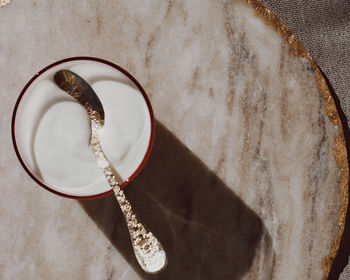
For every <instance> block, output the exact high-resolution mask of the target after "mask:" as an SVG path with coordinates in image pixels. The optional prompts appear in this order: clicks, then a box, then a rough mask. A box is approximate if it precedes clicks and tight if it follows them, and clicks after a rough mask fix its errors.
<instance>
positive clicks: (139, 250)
mask: <svg viewBox="0 0 350 280" xmlns="http://www.w3.org/2000/svg"><path fill="white" fill-rule="evenodd" d="M100 128H101V127H100V125H99V123H98V122H96V121H94V120H91V139H90V148H91V150H92V152H93V153H94V155H95V157H96V159H97V163H98V165H99V166H100V167H101V168H102V170H103V173H104V174H105V176H106V178H107V180H108V183H109V185H110V186H111V188H112V189H113V191H114V194H115V197H116V198H117V201H118V204H119V206H120V209H121V210H122V212H123V215H124V218H125V220H126V224H127V227H128V230H129V234H130V238H131V243H132V246H133V249H134V253H135V256H136V259H137V261H138V262H139V264H140V266H141V267H142V269H143V270H144V271H146V272H149V273H155V272H158V271H160V270H161V269H163V268H164V267H165V266H166V263H167V258H166V253H165V251H164V249H163V247H162V245H161V243H160V242H159V241H158V239H157V238H156V237H155V236H154V234H153V233H152V232H150V231H147V230H146V228H145V227H144V225H143V224H142V223H140V222H139V221H138V220H137V218H136V215H135V214H134V213H133V211H132V207H131V204H130V202H129V201H128V200H127V199H126V197H125V194H124V192H123V190H122V189H121V188H120V186H119V183H118V181H117V179H116V177H115V175H114V173H113V168H112V166H111V164H110V163H109V161H108V160H107V157H106V156H105V154H104V153H103V150H102V148H101V144H100V140H99V132H100Z"/></svg>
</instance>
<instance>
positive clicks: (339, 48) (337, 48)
mask: <svg viewBox="0 0 350 280" xmlns="http://www.w3.org/2000/svg"><path fill="white" fill-rule="evenodd" d="M260 1H261V3H262V4H263V5H264V6H265V7H267V8H269V9H270V10H271V11H272V12H273V13H274V14H276V15H277V16H278V17H279V18H280V19H281V20H282V21H284V23H285V24H286V25H287V26H288V27H289V28H290V29H291V30H292V31H293V32H294V33H295V34H296V35H297V37H298V38H299V39H300V41H301V42H302V44H303V45H304V46H305V47H306V48H307V49H308V51H309V52H310V53H311V55H312V57H313V58H314V59H315V61H316V63H317V64H318V65H319V67H320V68H321V70H322V71H323V73H324V74H325V76H326V78H327V79H328V80H329V83H330V86H331V87H332V88H333V90H334V93H335V95H336V96H337V97H338V99H339V102H340V106H341V109H342V111H343V112H344V114H345V117H346V119H347V120H350V89H349V88H350V0H308V1H305V0H260ZM346 122H347V123H348V124H349V122H348V121H346V120H345V123H346ZM344 130H345V134H346V138H347V144H348V145H347V147H348V150H349V140H350V139H349V134H347V132H346V130H347V128H345V129H344ZM348 154H349V153H348ZM348 213H349V212H348ZM348 225H349V214H348V217H347V226H346V228H345V232H344V239H343V241H342V243H341V247H340V249H339V252H338V256H337V258H336V259H335V261H334V265H333V268H332V271H331V274H330V278H329V279H338V276H339V273H341V275H340V278H339V279H340V280H350V265H348V266H347V267H346V268H345V269H344V266H345V265H346V264H347V263H348V256H349V252H350V230H349V226H348ZM343 269H344V271H343Z"/></svg>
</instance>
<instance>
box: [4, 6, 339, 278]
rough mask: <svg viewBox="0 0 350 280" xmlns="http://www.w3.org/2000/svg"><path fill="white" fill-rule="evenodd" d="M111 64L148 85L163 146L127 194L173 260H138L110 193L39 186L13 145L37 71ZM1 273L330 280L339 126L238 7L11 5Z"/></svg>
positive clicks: (271, 34)
mask: <svg viewBox="0 0 350 280" xmlns="http://www.w3.org/2000/svg"><path fill="white" fill-rule="evenodd" d="M82 55H87V56H95V57H101V58H104V59H107V60H110V61H112V62H114V63H117V64H118V65H120V66H122V67H124V68H125V69H127V70H128V71H129V72H131V73H132V74H133V75H134V76H135V77H136V79H137V80H138V81H139V82H140V84H141V85H142V86H143V87H144V88H145V90H146V92H147V93H148V95H149V97H150V100H151V103H152V105H153V108H154V112H155V117H156V118H157V120H158V122H157V127H156V132H157V133H156V140H155V146H154V150H153V152H152V155H151V158H150V160H149V162H148V164H147V165H146V167H145V169H144V170H143V172H142V173H141V174H140V175H139V176H138V177H137V179H136V180H135V181H134V182H132V183H131V184H130V185H129V186H128V187H127V195H128V196H129V197H130V200H131V201H132V203H133V204H134V205H135V210H136V211H137V212H138V214H139V216H140V218H141V219H142V220H143V221H144V222H145V223H146V224H147V225H148V226H149V227H150V228H151V229H152V231H153V232H155V233H156V234H157V235H158V236H159V237H160V240H161V241H162V243H163V245H164V246H165V248H166V250H167V252H168V255H169V264H168V267H167V269H166V270H165V271H163V272H161V273H160V274H158V275H147V274H145V273H143V272H142V271H141V270H140V269H139V267H138V265H137V263H136V260H135V257H134V256H133V255H132V250H131V245H130V244H129V240H128V235H127V232H126V227H125V226H124V224H123V220H122V218H121V214H120V212H119V210H118V208H117V205H116V203H115V201H114V198H113V197H107V198H104V199H98V200H94V201H80V202H78V201H74V200H69V199H65V198H61V197H58V196H56V195H53V194H51V193H49V192H47V191H46V190H44V189H42V188H40V187H39V186H38V185H36V184H35V183H34V182H33V181H32V180H31V179H30V178H29V176H28V175H27V174H26V173H25V171H24V170H23V169H22V168H21V166H20V164H19V162H18V160H17V158H16V156H15V153H14V151H13V149H12V142H11V138H10V122H11V113H12V108H13V106H14V104H15V101H16V99H17V96H18V94H19V93H20V91H21V89H22V88H23V86H24V85H25V83H26V82H27V81H28V80H29V79H30V78H31V76H33V74H34V73H36V72H37V71H38V70H40V69H41V68H43V67H44V66H46V65H48V64H50V63H52V62H54V61H56V60H58V59H62V58H66V57H71V56H82ZM0 94H1V98H2V102H1V103H0V112H1V115H2V118H1V120H0V128H1V129H0V137H1V139H2V149H3V153H1V156H0V170H1V177H0V184H1V186H2V188H1V191H2V195H1V197H0V210H1V211H0V217H1V223H0V232H1V234H0V244H1V251H0V264H1V265H0V275H2V277H3V279H202V280H203V279H218V280H219V279H321V278H322V277H323V272H322V260H323V259H324V258H325V256H326V255H327V254H329V251H330V249H331V246H332V242H333V239H334V238H335V236H336V234H337V232H338V226H337V218H338V211H339V207H340V205H341V202H340V196H339V191H338V186H339V178H340V173H339V171H338V168H337V166H336V162H335V159H334V156H333V147H334V137H335V136H336V135H337V133H338V129H337V128H336V127H335V126H334V125H333V124H332V123H331V122H330V120H329V119H328V117H327V115H326V113H325V109H324V104H323V101H322V99H321V97H320V94H319V91H318V89H317V84H316V79H315V72H314V71H313V69H312V67H311V65H310V63H309V61H307V60H305V59H302V58H297V57H296V56H295V55H294V54H293V53H292V52H290V49H289V46H288V44H287V42H286V41H285V40H284V39H283V38H282V37H281V36H280V35H279V34H277V33H276V32H275V31H273V30H272V29H271V28H270V27H268V26H267V25H265V24H264V23H263V20H262V19H261V18H259V17H257V16H255V14H254V12H253V9H252V8H251V7H249V6H248V5H242V4H241V3H237V2H235V1H222V2H220V1H210V0H206V1H199V0H186V1H169V2H168V1H144V2H140V1H112V0H109V1H103V2H98V1H89V0H84V1H71V2H67V1H62V0H57V1H43V0H40V1H18V0H13V1H12V3H11V4H10V5H8V6H6V7H4V8H1V9H0Z"/></svg>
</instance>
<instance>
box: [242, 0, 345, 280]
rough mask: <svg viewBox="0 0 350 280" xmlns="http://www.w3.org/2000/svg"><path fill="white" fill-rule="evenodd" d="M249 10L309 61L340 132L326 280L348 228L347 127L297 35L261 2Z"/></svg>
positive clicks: (254, 0) (324, 264)
mask: <svg viewBox="0 0 350 280" xmlns="http://www.w3.org/2000/svg"><path fill="white" fill-rule="evenodd" d="M244 1H245V2H243V3H246V4H248V5H249V6H251V7H252V8H253V9H254V10H255V13H256V16H258V17H260V18H262V19H263V20H264V23H265V24H266V25H267V26H269V27H271V28H272V29H273V30H275V31H276V32H277V33H278V34H279V35H281V36H282V37H283V38H284V39H285V40H286V41H287V43H288V45H289V47H290V51H291V52H292V53H293V54H294V55H295V56H296V57H300V58H304V59H307V60H308V61H309V62H310V64H311V66H312V67H313V69H314V71H315V78H316V83H317V88H318V91H319V93H320V95H321V97H322V99H323V102H324V107H325V111H326V114H327V116H328V118H329V120H330V121H331V122H332V123H333V124H334V125H335V127H336V128H338V134H337V135H336V136H335V139H334V147H333V154H334V158H335V161H336V164H337V166H338V169H339V171H340V174H341V178H340V180H339V193H340V199H341V203H342V205H341V206H340V209H339V213H338V226H339V230H338V234H337V235H336V237H335V238H334V240H333V244H332V247H331V248H330V251H329V254H328V255H326V256H325V257H324V258H323V262H322V269H323V274H324V277H323V280H326V279H327V277H328V275H329V272H330V270H331V267H332V264H333V261H334V259H335V257H336V255H337V252H338V249H339V246H340V241H341V239H342V236H343V232H344V227H345V219H346V213H347V208H348V197H349V189H348V186H349V165H348V157H347V149H346V143H345V138H344V131H343V126H342V123H341V121H340V117H339V114H338V111H337V108H336V105H335V102H334V99H333V97H332V95H331V92H330V90H329V88H328V86H327V83H326V80H325V78H324V77H323V75H322V72H321V70H320V69H319V67H318V66H317V64H316V62H315V61H314V60H313V58H312V57H311V55H310V53H309V52H308V51H307V50H306V49H305V47H304V46H303V45H302V44H301V42H300V41H299V39H298V38H297V37H296V35H295V34H293V32H292V31H291V30H290V29H289V28H288V27H287V26H286V25H285V24H284V23H283V22H282V21H281V20H280V19H279V18H278V17H277V16H276V15H275V14H273V13H272V12H271V11H270V10H269V9H267V8H265V7H264V6H263V5H262V4H261V3H260V2H259V1H257V0H244Z"/></svg>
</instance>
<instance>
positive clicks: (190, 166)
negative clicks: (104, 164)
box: [79, 122, 274, 280]
mask: <svg viewBox="0 0 350 280" xmlns="http://www.w3.org/2000/svg"><path fill="white" fill-rule="evenodd" d="M125 192H126V195H127V197H128V198H129V199H130V201H131V203H132V205H133V206H134V210H135V212H136V213H137V215H138V216H139V218H140V220H141V221H143V222H144V224H146V225H147V226H148V227H149V228H150V229H151V230H152V232H154V233H155V234H156V236H157V237H158V238H159V239H160V241H161V243H162V244H163V246H164V247H165V249H166V251H167V255H168V266H167V267H166V269H165V270H164V271H162V272H160V273H159V274H156V275H149V274H146V273H144V272H143V271H142V270H141V269H140V267H139V265H138V264H137V261H136V259H135V257H134V255H133V251H132V247H131V244H130V239H129V236H128V232H127V228H126V226H125V223H124V220H123V218H122V214H121V211H120V209H119V208H118V205H117V202H116V201H115V198H114V196H108V197H105V198H101V199H97V200H89V201H80V202H79V203H80V204H81V206H82V207H83V208H84V210H85V211H86V212H87V214H88V215H89V216H90V217H91V218H92V219H93V220H94V221H95V223H96V224H97V226H98V227H99V228H100V229H101V230H102V232H103V233H104V234H105V235H106V237H107V238H109V239H110V241H111V243H112V244H113V246H115V247H116V249H117V250H119V252H120V253H121V254H122V255H123V257H124V258H125V259H126V260H127V261H128V262H129V263H130V265H131V266H132V267H133V268H134V269H135V270H136V271H137V272H138V273H139V275H140V276H141V278H143V279H162V280H166V279H179V277H181V279H182V280H186V279H201V280H206V279H208V280H209V279H210V280H212V279H216V280H220V279H240V278H241V277H242V276H243V275H244V274H245V273H246V272H248V270H249V268H250V267H251V266H252V263H253V260H254V257H255V254H256V253H257V252H258V251H259V253H260V254H264V255H267V256H272V257H271V259H273V255H274V253H273V249H272V241H271V238H270V235H269V234H268V232H267V231H266V229H265V227H264V225H263V223H262V220H261V219H260V217H259V216H258V215H256V214H255V213H254V212H253V211H252V210H251V209H250V208H249V207H247V206H246V205H245V203H244V202H243V201H242V200H241V199H240V198H239V197H237V196H236V195H235V194H234V193H233V192H232V191H231V190H230V189H229V188H228V187H227V186H226V185H225V184H224V183H223V182H222V181H221V180H220V179H219V178H218V177H217V176H216V175H215V174H214V173H213V172H211V171H210V170H209V169H208V168H207V167H206V166H205V165H204V164H203V163H202V162H201V161H200V160H199V159H198V158H197V157H196V156H195V155H194V154H193V153H192V152H191V151H190V150H189V149H188V148H186V147H185V146H184V145H183V144H182V143H181V142H180V141H179V140H178V139H177V138H176V137H175V136H174V135H173V134H172V133H171V132H170V131H169V130H168V129H166V128H165V127H164V126H163V125H162V124H160V123H159V122H157V124H156V138H155V143H154V147H153V151H152V153H151V156H150V158H149V161H148V162H147V164H146V166H145V167H144V169H143V170H142V172H141V173H140V174H139V175H138V176H137V178H136V179H135V180H134V181H133V182H132V183H130V184H129V185H128V186H127V187H126V190H125ZM262 244H263V245H262ZM266 265H268V264H265V266H266ZM260 269H261V268H260ZM263 270H264V271H265V272H266V267H265V268H263ZM268 270H269V269H268ZM267 273H268V274H269V272H267ZM111 274H113V272H111Z"/></svg>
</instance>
